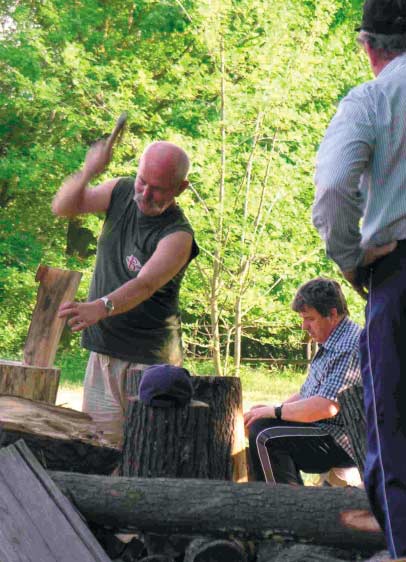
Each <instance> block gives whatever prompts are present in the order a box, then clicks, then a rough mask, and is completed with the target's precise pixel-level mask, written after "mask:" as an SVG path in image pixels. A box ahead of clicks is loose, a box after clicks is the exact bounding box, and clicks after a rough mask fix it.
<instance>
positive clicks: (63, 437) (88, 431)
mask: <svg viewBox="0 0 406 562" xmlns="http://www.w3.org/2000/svg"><path fill="white" fill-rule="evenodd" d="M19 439H24V441H25V443H26V444H27V445H28V447H29V448H30V449H31V452H32V453H33V454H34V456H35V457H36V458H37V460H39V461H40V462H41V464H42V465H43V466H45V467H46V468H48V469H50V470H71V471H74V472H81V473H85V474H87V473H90V474H111V472H112V470H113V469H114V468H115V466H116V465H117V463H118V461H119V458H120V451H119V450H118V449H116V448H114V447H113V446H112V445H111V444H110V443H109V442H108V441H106V440H105V439H104V438H103V436H102V435H101V434H100V433H98V432H97V428H96V426H95V425H94V423H93V422H92V419H91V417H90V416H89V415H87V414H84V413H82V412H77V411H76V410H70V409H69V408H61V407H58V406H51V405H50V404H43V403H40V402H34V401H32V400H26V399H24V398H18V397H15V396H0V446H2V447H4V446H5V445H10V444H12V443H15V442H16V441H18V440H19Z"/></svg>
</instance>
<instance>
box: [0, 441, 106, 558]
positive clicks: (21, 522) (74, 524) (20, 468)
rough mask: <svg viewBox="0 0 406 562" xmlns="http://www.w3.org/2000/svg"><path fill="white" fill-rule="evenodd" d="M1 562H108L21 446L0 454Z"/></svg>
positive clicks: (72, 509)
mask: <svg viewBox="0 0 406 562" xmlns="http://www.w3.org/2000/svg"><path fill="white" fill-rule="evenodd" d="M0 560H2V561H3V562H22V561H24V562H55V561H56V560H57V561H58V562H109V558H108V557H107V555H106V554H105V553H104V551H103V549H102V548H101V546H100V545H99V543H98V542H97V540H96V539H95V538H94V537H93V535H92V534H91V533H90V531H89V529H88V528H87V526H86V525H85V523H84V521H83V520H82V518H81V517H80V515H79V513H78V512H77V510H76V509H75V508H74V507H73V506H72V505H71V504H70V502H69V501H68V500H67V498H66V497H64V496H63V494H61V492H60V490H59V489H58V488H57V486H55V483H54V482H53V481H52V480H51V478H50V477H49V476H48V475H47V473H46V472H45V470H44V469H43V468H42V467H41V465H40V464H39V463H38V461H37V460H36V459H35V458H34V457H33V455H32V454H31V453H30V450H29V449H28V447H27V446H26V445H25V444H24V443H23V442H20V443H18V444H16V445H11V446H10V447H6V448H4V449H1V450H0Z"/></svg>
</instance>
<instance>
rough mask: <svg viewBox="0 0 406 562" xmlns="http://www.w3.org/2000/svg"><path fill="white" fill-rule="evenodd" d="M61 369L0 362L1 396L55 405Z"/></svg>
mask: <svg viewBox="0 0 406 562" xmlns="http://www.w3.org/2000/svg"><path fill="white" fill-rule="evenodd" d="M60 374H61V371H60V369H53V368H45V367H33V366H30V365H24V364H23V363H21V362H19V361H6V360H4V359H1V360H0V394H7V395H11V396H21V397H22V398H29V399H30V400H38V401H40V402H48V403H49V404H55V400H56V395H57V392H58V386H59V377H60Z"/></svg>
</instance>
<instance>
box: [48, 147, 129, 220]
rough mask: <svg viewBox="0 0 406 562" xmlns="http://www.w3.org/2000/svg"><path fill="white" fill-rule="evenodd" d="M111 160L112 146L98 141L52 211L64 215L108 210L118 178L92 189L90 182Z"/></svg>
mask: <svg viewBox="0 0 406 562" xmlns="http://www.w3.org/2000/svg"><path fill="white" fill-rule="evenodd" d="M110 159H111V147H110V148H109V146H108V145H107V144H106V142H105V141H99V142H97V143H96V144H95V145H93V146H92V147H91V148H90V150H89V151H88V153H87V155H86V159H85V163H84V165H83V169H82V170H81V171H80V172H77V173H76V174H74V175H73V176H71V177H69V178H68V179H67V180H66V181H65V182H64V183H63V185H62V186H61V188H60V189H59V191H58V193H57V194H56V195H55V198H54V200H53V202H52V211H53V212H54V213H55V215H59V216H62V217H74V216H76V215H80V214H83V213H101V212H105V211H107V209H108V206H109V204H110V199H111V192H112V191H113V189H114V187H115V185H116V183H117V182H118V179H119V178H115V179H112V180H108V181H106V182H103V183H101V184H100V185H98V186H96V187H94V188H89V186H88V184H89V182H90V181H91V180H92V179H93V178H94V177H96V176H98V175H99V174H101V173H102V172H103V171H104V170H105V168H106V167H107V166H108V164H109V162H110Z"/></svg>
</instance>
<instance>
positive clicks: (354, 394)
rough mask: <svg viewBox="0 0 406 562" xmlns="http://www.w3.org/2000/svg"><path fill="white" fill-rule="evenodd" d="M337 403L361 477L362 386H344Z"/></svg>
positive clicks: (363, 435)
mask: <svg viewBox="0 0 406 562" xmlns="http://www.w3.org/2000/svg"><path fill="white" fill-rule="evenodd" d="M338 403H339V404H340V413H341V414H342V417H343V420H344V425H345V430H346V432H347V434H348V436H349V438H350V441H351V446H352V449H353V451H354V455H355V462H356V465H357V467H358V470H359V473H360V474H361V477H362V475H363V474H364V465H365V457H366V418H365V411H364V392H363V388H362V386H360V385H357V386H349V387H347V388H344V389H343V390H342V391H341V392H340V393H339V394H338Z"/></svg>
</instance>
